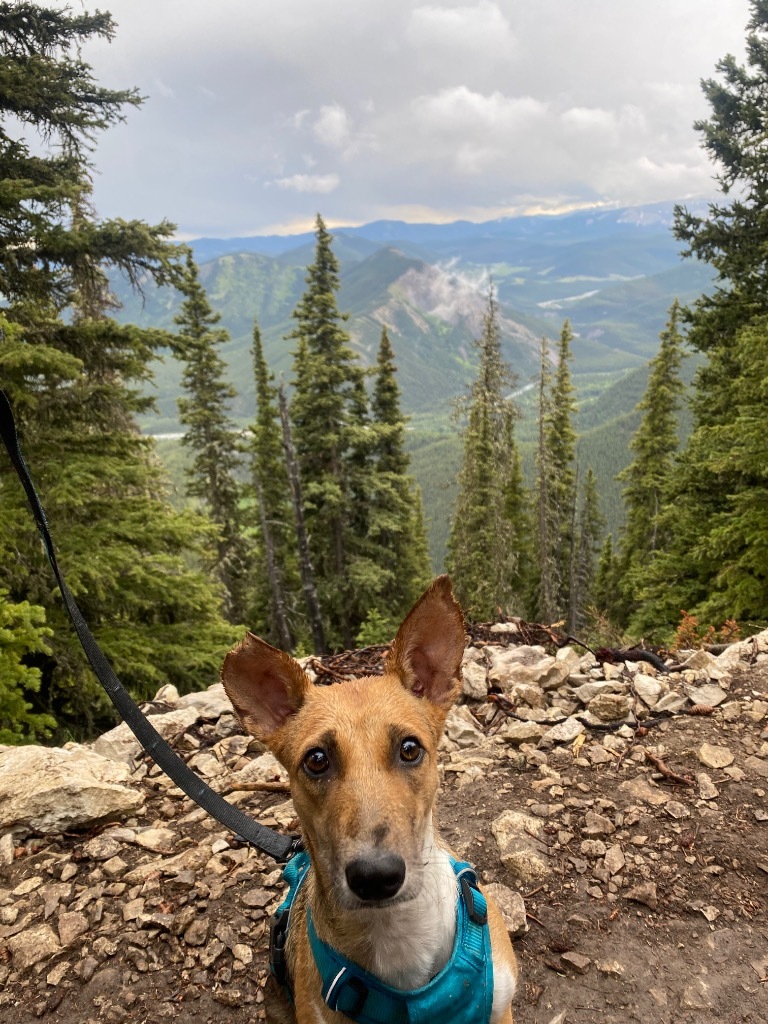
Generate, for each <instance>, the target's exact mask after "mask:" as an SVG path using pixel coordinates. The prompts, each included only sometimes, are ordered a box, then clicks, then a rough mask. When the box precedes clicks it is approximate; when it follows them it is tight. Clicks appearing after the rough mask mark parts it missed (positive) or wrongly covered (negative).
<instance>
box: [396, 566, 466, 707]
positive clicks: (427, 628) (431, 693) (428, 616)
mask: <svg viewBox="0 0 768 1024" xmlns="http://www.w3.org/2000/svg"><path fill="white" fill-rule="evenodd" d="M463 653H464V616H463V614H462V611H461V607H460V606H459V603H458V601H457V600H456V598H455V597H454V596H453V590H452V588H451V580H450V578H449V577H448V576H438V578H437V579H436V580H435V581H434V583H433V584H432V585H431V586H430V588H429V589H428V590H427V591H426V592H425V593H424V594H422V595H421V597H420V598H419V600H418V601H417V602H416V604H415V605H414V606H413V608H411V610H410V612H409V613H408V615H407V617H406V619H405V621H404V622H403V624H402V626H401V627H400V629H399V630H398V631H397V636H396V637H395V642H394V643H393V644H392V650H391V651H390V653H389V657H388V658H387V666H386V667H387V672H391V673H393V674H394V675H397V676H399V677H400V680H401V682H402V684H403V686H405V687H406V688H407V689H409V690H410V691H411V692H412V693H413V694H415V695H416V696H417V697H426V698H427V700H430V701H432V703H433V704H437V705H438V706H439V707H443V708H448V707H449V706H450V705H451V704H452V703H453V701H454V700H455V698H456V693H457V690H458V684H459V679H460V677H461V658H462V655H463Z"/></svg>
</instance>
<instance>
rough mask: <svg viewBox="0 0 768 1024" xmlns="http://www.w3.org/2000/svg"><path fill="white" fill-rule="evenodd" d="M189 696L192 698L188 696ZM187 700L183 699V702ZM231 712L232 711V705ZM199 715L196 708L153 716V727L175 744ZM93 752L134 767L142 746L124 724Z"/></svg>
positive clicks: (103, 738) (95, 744) (94, 745)
mask: <svg viewBox="0 0 768 1024" xmlns="http://www.w3.org/2000/svg"><path fill="white" fill-rule="evenodd" d="M188 696H191V695H189V694H188ZM184 699H185V698H184V697H182V698H181V700H182V701H183V700H184ZM229 710H230V711H231V710H232V708H231V705H230V708H229ZM199 717H200V716H199V714H198V711H197V708H196V707H179V708H177V709H175V710H173V711H168V712H167V713H166V714H164V715H152V719H151V720H152V725H153V726H154V727H155V729H156V730H157V731H158V732H159V733H160V735H161V736H162V737H163V739H164V740H167V741H168V742H169V743H173V741H174V740H175V739H177V738H178V737H179V736H181V734H182V733H184V732H186V730H187V729H189V728H190V727H191V726H193V725H194V724H195V722H197V720H198V718H199ZM90 748H91V750H93V751H94V752H95V753H97V754H101V756H102V757H108V758H110V759H111V760H112V761H123V762H125V764H127V765H133V763H134V760H135V758H136V757H137V755H138V754H139V753H140V752H141V744H140V743H139V741H138V740H137V739H136V737H135V736H134V735H133V733H132V732H131V730H130V729H129V728H128V726H127V725H126V724H125V722H123V723H122V724H121V725H118V726H116V727H115V728H114V729H110V730H109V732H105V733H104V735H103V736H99V738H98V739H97V740H95V741H94V742H93V743H92V744H91V745H90Z"/></svg>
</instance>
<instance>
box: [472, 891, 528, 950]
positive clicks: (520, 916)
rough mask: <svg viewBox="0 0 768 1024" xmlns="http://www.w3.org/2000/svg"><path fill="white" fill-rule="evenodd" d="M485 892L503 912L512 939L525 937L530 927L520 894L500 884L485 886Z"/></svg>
mask: <svg viewBox="0 0 768 1024" xmlns="http://www.w3.org/2000/svg"><path fill="white" fill-rule="evenodd" d="M483 891H484V892H486V893H487V894H488V895H489V896H490V897H491V899H492V900H493V902H494V903H495V904H496V906H497V907H498V908H499V910H500V911H501V916H502V917H503V918H504V924H505V926H506V929H507V931H508V932H509V937H510V939H519V938H521V936H523V935H525V933H526V932H527V931H528V927H529V926H528V920H527V918H526V916H525V902H524V901H523V897H522V896H521V895H520V893H519V892H515V890H514V889H510V888H509V887H508V886H506V885H501V883H500V882H491V883H490V885H485V886H483Z"/></svg>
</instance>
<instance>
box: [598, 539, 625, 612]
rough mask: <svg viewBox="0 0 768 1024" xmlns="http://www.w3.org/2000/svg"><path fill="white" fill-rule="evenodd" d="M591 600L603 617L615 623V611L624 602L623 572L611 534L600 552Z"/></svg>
mask: <svg viewBox="0 0 768 1024" xmlns="http://www.w3.org/2000/svg"><path fill="white" fill-rule="evenodd" d="M591 598H592V604H593V605H594V607H595V608H596V609H597V611H598V612H599V613H600V614H601V615H604V616H605V617H606V618H608V619H609V620H610V621H615V619H616V612H615V609H616V608H618V606H619V602H620V601H621V600H622V591H621V572H620V567H619V562H618V558H617V557H616V554H615V552H614V550H613V538H612V537H611V535H610V533H609V534H608V536H607V537H606V538H605V540H604V542H603V546H602V549H601V550H600V558H599V559H598V563H597V572H596V573H595V579H594V582H593V584H592V593H591Z"/></svg>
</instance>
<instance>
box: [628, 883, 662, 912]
mask: <svg viewBox="0 0 768 1024" xmlns="http://www.w3.org/2000/svg"><path fill="white" fill-rule="evenodd" d="M624 899H625V900H633V901H634V902H635V903H642V904H643V906H646V907H649V908H650V909H651V910H656V909H657V908H658V906H659V897H658V894H657V892H656V883H655V882H643V883H641V884H640V885H636V886H635V887H634V889H630V890H628V892H625V893H624Z"/></svg>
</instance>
